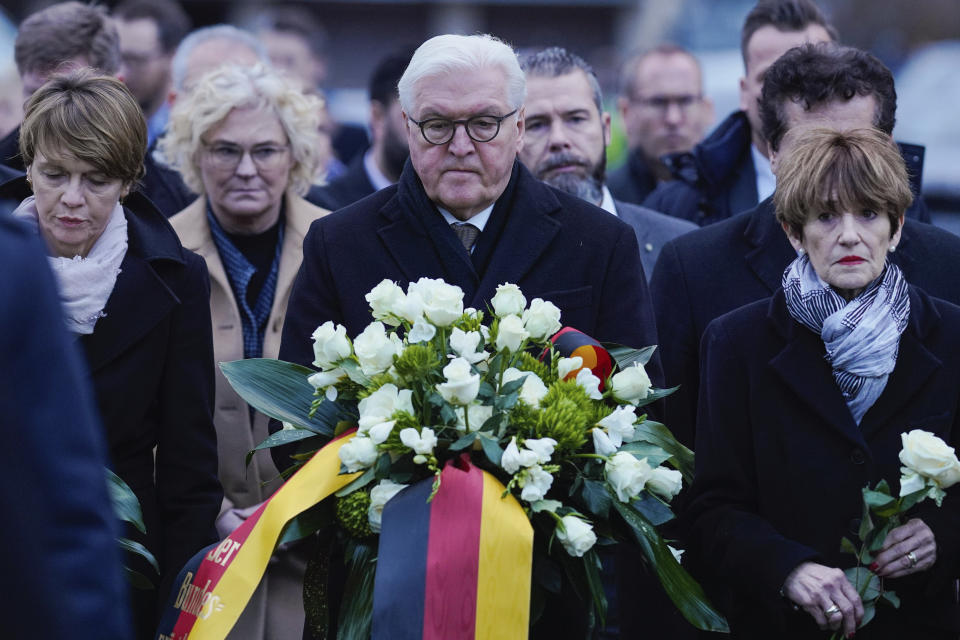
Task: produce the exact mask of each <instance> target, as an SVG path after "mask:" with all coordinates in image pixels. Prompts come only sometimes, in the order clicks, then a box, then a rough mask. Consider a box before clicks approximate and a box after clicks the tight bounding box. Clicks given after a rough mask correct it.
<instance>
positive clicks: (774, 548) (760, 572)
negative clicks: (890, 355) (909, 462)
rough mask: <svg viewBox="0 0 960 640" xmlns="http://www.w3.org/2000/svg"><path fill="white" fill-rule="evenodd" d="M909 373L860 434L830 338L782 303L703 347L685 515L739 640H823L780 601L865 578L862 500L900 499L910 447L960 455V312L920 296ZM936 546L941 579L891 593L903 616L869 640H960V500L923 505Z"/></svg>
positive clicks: (773, 302)
mask: <svg viewBox="0 0 960 640" xmlns="http://www.w3.org/2000/svg"><path fill="white" fill-rule="evenodd" d="M909 295H910V320H909V323H908V326H907V329H906V330H905V331H904V333H903V335H902V336H901V339H900V346H899V353H898V356H897V363H896V366H895V368H894V370H893V373H891V374H890V378H889V380H888V382H887V385H886V387H885V389H884V391H883V393H882V394H881V395H880V397H879V398H878V399H877V401H876V403H875V404H874V405H873V406H872V407H871V408H870V409H869V410H868V411H867V413H866V414H865V415H864V417H863V420H862V421H861V423H860V425H859V427H858V426H857V424H856V423H855V422H854V420H853V417H852V415H851V414H850V411H849V409H848V408H847V406H846V404H845V402H844V400H843V397H842V396H841V393H840V390H839V388H838V387H837V384H836V382H835V381H834V378H833V374H832V372H831V369H830V365H829V364H828V363H827V361H826V359H825V349H824V346H823V341H822V340H821V338H820V336H819V335H817V334H815V333H813V332H812V331H810V330H808V329H806V328H805V327H803V326H801V325H800V324H799V323H797V322H796V321H794V320H793V318H792V317H790V315H789V313H788V312H787V308H786V303H785V300H784V296H783V292H782V291H779V292H777V293H776V294H775V295H774V296H773V297H772V298H769V299H767V300H761V301H758V302H755V303H753V304H750V305H748V306H746V307H743V308H741V309H738V310H736V311H734V312H731V313H729V314H726V315H724V316H722V317H721V318H719V319H717V320H715V321H714V322H712V323H711V324H710V326H709V327H708V328H707V331H706V334H705V335H704V338H703V371H702V376H701V383H702V384H701V400H700V415H699V420H698V424H697V444H698V445H699V446H698V449H697V463H696V478H695V480H694V484H693V487H692V489H691V495H690V497H689V498H690V500H689V502H688V507H687V511H686V514H685V522H686V523H688V524H689V536H688V544H689V547H690V553H691V554H693V555H692V557H691V560H693V561H694V565H693V566H694V567H699V568H701V569H702V570H703V573H702V574H701V577H702V578H704V580H705V582H706V583H707V585H708V588H712V593H713V596H714V597H715V598H716V600H717V601H718V603H720V604H721V606H725V608H726V609H727V611H726V613H727V615H728V619H729V621H730V623H731V628H732V629H733V631H734V637H738V638H811V637H820V634H818V633H817V632H816V627H815V626H814V625H813V619H812V618H811V617H810V616H809V615H808V614H806V613H805V612H802V611H801V612H796V613H794V612H792V611H791V609H790V608H789V607H788V606H786V602H785V601H784V600H783V599H782V598H781V597H780V595H779V590H780V588H781V586H782V585H783V583H784V580H785V579H786V577H787V575H788V574H789V573H790V571H792V570H793V569H794V568H795V567H796V566H798V565H799V564H800V563H802V562H805V561H808V560H811V561H815V562H819V563H822V564H825V565H827V566H835V567H841V568H845V567H849V566H853V565H855V562H856V561H855V558H854V557H853V556H852V555H848V554H842V553H841V552H840V540H841V538H842V537H845V536H846V537H848V538H852V539H854V540H856V538H855V532H856V530H857V528H858V527H859V524H860V521H859V518H860V515H861V513H862V497H861V489H862V488H863V487H864V486H866V485H868V484H869V485H870V486H871V487H873V486H875V485H876V483H877V482H878V481H879V480H881V479H886V480H887V482H888V483H889V484H890V486H891V489H892V490H893V492H895V493H896V492H898V491H899V479H900V462H899V459H898V453H899V451H900V448H901V440H900V434H901V433H902V432H906V431H909V430H912V429H924V430H926V431H931V432H933V433H934V434H936V435H937V436H939V437H940V438H942V439H944V440H945V441H946V442H947V443H948V444H950V445H951V446H954V447H958V446H960V334H958V333H957V331H956V328H957V327H958V326H960V307H956V306H954V305H952V304H950V303H947V302H944V301H942V300H937V299H934V298H930V297H929V296H927V295H926V294H925V293H923V292H922V291H921V290H919V289H917V288H915V287H910V293H909ZM912 516H913V517H919V518H921V519H922V520H923V521H924V522H925V523H926V524H927V525H928V526H929V527H930V528H931V529H932V530H933V533H934V537H935V539H936V542H937V561H936V563H935V564H934V566H933V567H932V568H931V569H930V570H928V571H926V572H922V573H919V574H916V575H914V576H908V577H906V578H901V579H887V580H886V586H887V588H889V589H893V590H895V591H896V592H897V595H899V596H900V597H901V599H902V602H903V604H902V607H901V609H899V610H894V609H892V608H890V607H885V606H881V607H878V610H877V618H876V619H875V620H874V621H873V622H871V623H870V624H869V625H868V626H867V627H865V628H864V629H862V630H860V631H858V632H857V638H861V637H863V638H890V639H893V638H901V639H902V638H934V637H942V636H941V635H938V631H937V630H939V633H940V634H945V633H946V632H947V631H948V630H949V631H950V632H952V636H948V637H953V638H956V634H957V631H958V630H960V606H958V604H957V602H956V599H955V594H954V591H953V581H954V579H955V578H956V577H957V576H958V575H960V562H958V560H960V496H958V495H957V493H956V491H955V490H952V489H951V490H950V491H949V492H948V496H947V498H946V499H945V500H944V502H943V507H942V508H937V507H936V504H935V503H934V502H933V501H932V500H926V501H924V502H923V503H921V504H920V505H919V506H918V508H917V510H916V513H915V514H912Z"/></svg>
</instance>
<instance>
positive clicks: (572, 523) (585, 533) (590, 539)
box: [557, 516, 597, 558]
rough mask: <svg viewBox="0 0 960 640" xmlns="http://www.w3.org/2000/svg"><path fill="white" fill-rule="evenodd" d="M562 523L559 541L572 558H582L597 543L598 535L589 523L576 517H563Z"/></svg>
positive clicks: (559, 530)
mask: <svg viewBox="0 0 960 640" xmlns="http://www.w3.org/2000/svg"><path fill="white" fill-rule="evenodd" d="M560 522H561V523H563V526H562V527H559V526H558V527H557V540H559V541H560V544H562V545H563V548H564V549H566V550H567V553H569V554H570V555H571V556H573V557H575V558H582V557H583V554H585V553H586V552H587V551H590V549H591V548H593V545H595V544H596V543H597V534H595V533H594V532H593V527H592V526H590V523H589V522H585V521H583V520H581V519H580V518H578V517H576V516H563V517H562V518H560Z"/></svg>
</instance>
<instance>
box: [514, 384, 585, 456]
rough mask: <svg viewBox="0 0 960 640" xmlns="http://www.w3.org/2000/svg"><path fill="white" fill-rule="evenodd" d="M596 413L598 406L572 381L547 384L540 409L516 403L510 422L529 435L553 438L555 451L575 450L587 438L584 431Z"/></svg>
mask: <svg viewBox="0 0 960 640" xmlns="http://www.w3.org/2000/svg"><path fill="white" fill-rule="evenodd" d="M596 417H597V409H596V406H595V404H594V403H593V401H591V400H590V398H589V397H588V396H587V394H586V392H585V391H584V390H583V388H582V387H581V386H580V385H578V384H577V383H576V382H575V381H573V380H569V381H566V382H564V381H560V382H554V383H553V384H551V385H550V388H549V390H548V391H547V395H545V396H544V397H543V400H541V401H540V408H539V409H532V408H530V407H527V406H526V405H523V404H518V405H517V406H516V407H515V408H514V409H513V411H512V412H511V415H510V419H511V422H513V423H514V425H515V426H516V427H517V429H518V430H519V431H520V432H521V433H522V434H523V435H524V436H525V437H528V438H553V439H554V440H556V441H557V447H556V448H557V450H558V451H576V450H577V449H579V448H581V447H582V446H583V445H584V444H586V442H587V432H588V430H589V429H590V428H591V427H592V426H593V424H594V422H595V421H596Z"/></svg>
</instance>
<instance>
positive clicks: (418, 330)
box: [407, 318, 437, 344]
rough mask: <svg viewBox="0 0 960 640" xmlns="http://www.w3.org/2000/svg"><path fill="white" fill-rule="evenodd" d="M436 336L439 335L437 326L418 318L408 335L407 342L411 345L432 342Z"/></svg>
mask: <svg viewBox="0 0 960 640" xmlns="http://www.w3.org/2000/svg"><path fill="white" fill-rule="evenodd" d="M435 335H437V328H436V327H435V326H433V325H432V324H430V323H429V322H427V321H426V320H424V319H423V318H417V321H416V322H414V323H413V327H412V328H411V329H410V333H408V334H407V340H408V341H409V342H410V343H411V344H416V343H418V342H430V341H431V340H433V336H435Z"/></svg>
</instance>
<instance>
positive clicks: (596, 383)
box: [576, 367, 603, 400]
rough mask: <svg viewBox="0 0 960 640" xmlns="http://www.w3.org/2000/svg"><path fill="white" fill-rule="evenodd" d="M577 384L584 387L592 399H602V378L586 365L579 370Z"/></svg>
mask: <svg viewBox="0 0 960 640" xmlns="http://www.w3.org/2000/svg"><path fill="white" fill-rule="evenodd" d="M576 380H577V384H578V385H580V386H581V387H583V390H584V391H586V392H587V396H588V397H589V398H590V399H591V400H601V399H602V398H603V394H602V393H600V382H601V380H600V378H598V377H597V376H595V375H593V371H591V370H590V369H587V368H586V367H584V368H583V369H580V371H577V378H576Z"/></svg>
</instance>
